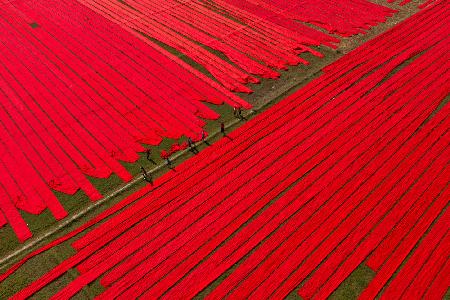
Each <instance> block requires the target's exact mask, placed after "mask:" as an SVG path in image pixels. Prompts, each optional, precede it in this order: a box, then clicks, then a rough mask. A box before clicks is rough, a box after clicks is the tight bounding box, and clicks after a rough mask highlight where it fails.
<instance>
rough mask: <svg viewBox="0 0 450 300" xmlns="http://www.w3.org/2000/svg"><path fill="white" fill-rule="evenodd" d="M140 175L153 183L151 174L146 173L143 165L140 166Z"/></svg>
mask: <svg viewBox="0 0 450 300" xmlns="http://www.w3.org/2000/svg"><path fill="white" fill-rule="evenodd" d="M141 172H142V177H144V180H145V181H147V182H149V183H151V184H153V178H152V175H151V174H148V173H147V171H146V170H145V169H144V167H141Z"/></svg>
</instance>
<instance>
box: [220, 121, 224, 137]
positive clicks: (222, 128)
mask: <svg viewBox="0 0 450 300" xmlns="http://www.w3.org/2000/svg"><path fill="white" fill-rule="evenodd" d="M220 132H221V133H222V134H223V135H225V124H223V122H220Z"/></svg>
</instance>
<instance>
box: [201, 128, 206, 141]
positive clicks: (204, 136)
mask: <svg viewBox="0 0 450 300" xmlns="http://www.w3.org/2000/svg"><path fill="white" fill-rule="evenodd" d="M201 137H202V142H204V141H205V138H206V132H205V130H203V129H202V132H201Z"/></svg>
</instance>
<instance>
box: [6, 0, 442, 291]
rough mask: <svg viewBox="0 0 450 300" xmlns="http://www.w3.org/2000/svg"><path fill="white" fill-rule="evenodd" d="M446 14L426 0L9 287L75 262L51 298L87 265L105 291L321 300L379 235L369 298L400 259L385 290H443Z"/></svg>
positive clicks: (72, 285)
mask: <svg viewBox="0 0 450 300" xmlns="http://www.w3.org/2000/svg"><path fill="white" fill-rule="evenodd" d="M255 1H256V0H255ZM438 16H439V18H438ZM448 17H449V15H448V12H447V11H446V10H445V9H444V8H442V7H438V6H432V7H430V8H428V9H425V10H423V11H422V12H420V13H418V14H416V15H415V16H413V17H411V18H410V19H407V20H406V21H404V22H402V23H401V24H399V25H397V26H396V27H394V28H393V29H391V30H389V31H388V32H386V33H385V34H383V35H381V36H379V37H377V38H376V39H374V40H371V41H369V42H368V43H366V44H364V45H362V46H361V47H359V48H357V49H355V50H354V51H352V52H351V53H348V54H347V55H345V56H343V57H342V58H341V59H339V60H338V61H336V62H335V63H333V64H331V65H330V66H328V67H327V68H325V69H324V74H323V75H322V76H320V77H319V78H317V79H316V80H313V81H312V82H311V83H309V84H308V85H306V86H305V87H303V88H302V89H300V90H299V91H298V92H296V93H294V94H293V95H291V96H289V97H287V98H286V99H284V100H282V101H281V102H280V103H278V104H276V105H274V106H273V107H271V108H269V109H268V110H267V111H265V112H264V113H262V114H260V115H258V116H257V117H255V118H254V119H253V120H251V121H249V122H247V123H245V124H244V125H242V126H241V127H240V128H238V129H237V130H235V131H233V132H230V133H228V134H227V136H228V138H226V137H224V138H223V139H221V140H219V141H218V142H217V143H215V144H214V145H211V146H210V147H208V148H206V149H205V150H204V151H201V152H200V153H198V154H197V155H196V156H194V157H192V158H191V159H189V160H187V161H185V162H184V163H182V164H180V165H179V166H177V167H175V168H174V170H175V172H169V173H167V174H165V175H164V176H163V177H161V178H159V179H158V180H156V181H155V186H154V187H149V188H147V189H144V190H142V191H140V192H138V193H137V194H136V195H134V196H132V197H130V198H128V199H126V200H125V204H119V206H118V208H117V209H115V208H113V209H112V210H110V211H108V212H106V213H105V214H102V215H100V216H99V217H97V218H96V219H95V220H94V221H93V222H99V221H100V220H103V219H104V218H107V219H106V220H105V221H104V222H102V223H101V224H99V225H98V226H97V227H96V228H93V229H92V230H90V231H89V232H87V233H86V234H85V235H83V236H82V237H80V238H78V239H77V240H75V241H74V242H73V244H72V246H73V247H74V249H75V250H76V251H77V252H76V253H75V254H74V255H73V256H71V257H70V258H68V259H66V260H65V261H63V262H62V263H60V264H59V265H58V266H57V267H56V268H54V269H53V270H51V271H49V272H47V273H46V274H44V275H43V276H42V277H40V278H39V279H37V280H36V281H34V282H32V283H30V284H29V285H28V286H27V287H26V288H25V289H23V290H22V291H19V292H18V293H17V294H16V295H15V298H16V299H25V298H27V297H30V296H33V295H34V294H35V293H37V292H38V291H39V290H41V289H42V288H44V287H45V286H46V285H48V284H50V283H52V282H53V281H54V280H55V279H57V278H58V277H60V276H61V275H63V274H65V273H66V272H67V271H68V270H70V269H72V268H76V269H77V270H78V271H79V275H78V276H76V278H74V279H73V280H72V281H70V282H69V283H68V285H67V286H65V287H63V288H61V290H60V291H58V292H57V293H56V294H55V295H53V299H68V298H70V297H72V296H75V295H76V294H77V293H78V292H79V291H80V290H81V289H83V287H85V286H86V285H88V284H90V283H92V282H94V281H95V280H100V283H101V284H102V285H103V286H104V287H105V288H106V290H105V291H104V292H103V293H102V294H101V295H99V296H98V297H97V298H98V299H110V298H112V297H114V298H120V299H130V298H137V297H142V298H158V297H162V298H167V299H174V298H175V299H177V298H183V299H184V298H193V297H195V296H196V295H199V293H201V292H202V291H205V288H208V287H210V288H211V290H209V292H208V294H207V295H206V298H210V299H222V298H225V297H230V298H250V299H261V298H264V299H265V298H267V299H268V298H271V299H272V298H273V299H283V298H285V297H286V296H287V295H288V294H289V293H291V292H292V291H294V290H295V289H296V288H297V287H298V286H299V285H300V284H302V283H303V284H302V287H301V288H300V290H299V291H297V292H298V293H299V294H300V295H301V296H302V297H304V298H320V299H324V298H327V297H328V296H330V295H331V294H332V292H333V291H334V290H335V289H336V288H338V287H339V285H340V284H341V283H342V282H343V281H344V280H345V279H346V278H348V276H349V275H350V274H351V273H352V272H353V270H355V268H357V267H358V266H359V265H360V264H361V263H362V262H364V261H365V260H366V258H368V257H370V255H371V253H377V251H378V249H382V250H380V253H378V254H376V255H375V256H374V257H376V258H378V257H380V261H381V268H379V273H378V274H377V275H376V276H375V279H374V280H373V281H372V282H371V283H370V284H369V287H368V289H367V290H366V291H365V292H364V293H363V295H362V297H363V298H365V297H368V298H374V297H376V296H377V295H378V294H379V291H380V290H381V289H382V288H383V287H384V285H385V284H386V282H388V279H389V278H390V277H392V275H393V274H394V273H395V271H396V270H398V269H399V268H400V270H399V273H398V274H397V275H396V276H395V277H394V278H393V279H392V281H390V282H389V286H388V287H387V288H386V289H385V290H383V293H385V294H381V295H380V296H381V297H394V298H398V297H400V296H402V295H408V296H411V297H415V296H422V295H433V296H434V295H443V293H445V290H444V289H445V288H448V280H447V278H446V277H445V272H446V271H447V270H448V266H447V265H448V264H447V262H448V259H447V260H446V257H445V254H446V253H448V250H449V246H450V245H449V238H448V228H447V227H448V226H445V225H446V224H448V216H449V212H448V210H447V209H446V207H447V206H448V191H449V190H448V164H449V160H448V155H449V150H448V149H449V143H450V138H449V137H450V136H449V129H448V128H449V122H450V121H449V118H448V115H449V112H450V105H449V104H448V103H446V104H443V100H444V99H445V98H446V97H448V94H449V91H450V84H449V82H450V80H449V79H450V78H449V74H448V65H449V63H448V61H449V54H448V53H447V52H448V51H446V49H447V47H448V43H449V38H448V37H447V36H445V35H444V34H443V33H445V32H446V30H447V29H446V23H447V20H448ZM430 19H433V20H436V22H429V20H430ZM413 33H414V34H413ZM386 53H389V55H386ZM399 67H400V68H399ZM438 107H439V110H437V108H438ZM179 146H180V145H178V144H176V146H175V147H174V148H177V147H179ZM166 154H168V153H166ZM138 198H139V199H138ZM119 209H120V211H119ZM113 213H114V215H112V214H113ZM93 222H90V223H88V224H87V225H86V226H85V227H82V228H80V229H79V230H77V231H75V232H74V233H73V234H78V233H81V232H82V231H84V230H85V229H87V228H89V227H91V226H92V225H93V224H94V223H93ZM433 222H434V223H433ZM428 228H431V231H429V232H427V229H428ZM73 234H71V235H69V236H70V237H73V236H74V235H73ZM422 237H424V239H423V240H422V241H421V238H422ZM63 239H65V238H63ZM392 241H393V242H394V243H395V244H397V245H398V246H396V247H394V248H390V246H389V245H390V244H391V242H392ZM418 241H421V242H420V244H419V245H418V247H417V248H416V249H414V246H415V245H416V244H417V242H418ZM58 242H59V241H58ZM58 242H57V243H58ZM428 246H430V247H428ZM385 252H386V253H385ZM411 252H412V255H411V256H410V257H409V258H408V259H407V260H406V261H405V265H404V266H401V262H403V261H404V260H405V259H406V258H407V257H408V254H410V253H411ZM425 270H426V271H425ZM421 271H424V272H421ZM419 273H420V274H419ZM9 274H10V273H9ZM442 274H444V275H442ZM221 276H223V277H224V278H220V277H221ZM218 279H219V280H218ZM216 280H217V281H216ZM372 283H373V285H372ZM211 284H212V285H211ZM430 285H431V286H433V287H434V288H435V291H430V290H427V287H428V286H430Z"/></svg>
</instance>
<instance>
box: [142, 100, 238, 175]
mask: <svg viewBox="0 0 450 300" xmlns="http://www.w3.org/2000/svg"><path fill="white" fill-rule="evenodd" d="M233 115H234V117H236V118H238V119H240V120H242V119H244V117H243V116H242V109H241V107H233ZM220 133H221V134H222V135H223V136H226V133H225V124H224V123H223V122H220ZM200 136H201V141H202V142H204V141H205V139H206V132H205V130H203V129H202V131H201V133H200ZM187 145H188V147H189V149H190V150H191V151H192V153H194V154H197V153H198V152H199V151H198V150H197V148H196V145H195V142H194V141H193V140H192V138H191V137H188V138H187ZM151 155H152V151H151V149H150V148H148V149H147V151H146V158H147V160H148V161H150V162H151V163H153V164H154V165H156V162H155V161H154V160H153V159H152V157H151ZM161 158H163V159H164V160H165V161H166V165H167V167H169V168H170V169H173V166H172V161H171V160H170V154H169V153H167V151H165V150H163V151H161ZM141 172H142V177H143V178H144V180H145V181H147V182H149V183H151V184H153V177H152V174H151V173H148V172H147V171H146V170H145V168H144V167H142V166H141Z"/></svg>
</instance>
